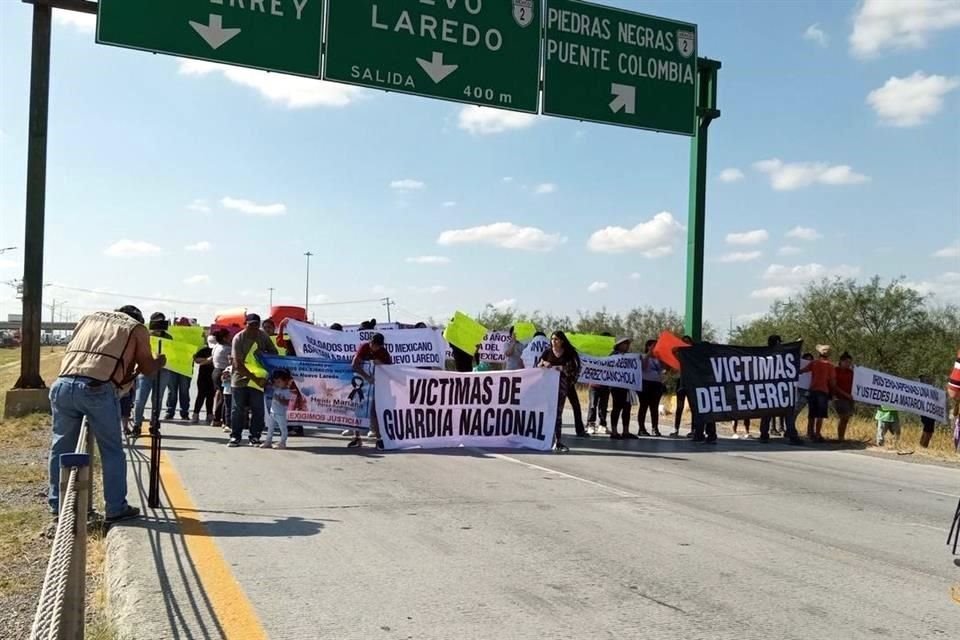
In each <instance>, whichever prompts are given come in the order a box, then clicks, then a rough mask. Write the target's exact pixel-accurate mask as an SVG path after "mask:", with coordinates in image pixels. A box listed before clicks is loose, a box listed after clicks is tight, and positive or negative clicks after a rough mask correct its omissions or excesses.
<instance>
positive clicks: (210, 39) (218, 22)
mask: <svg viewBox="0 0 960 640" xmlns="http://www.w3.org/2000/svg"><path fill="white" fill-rule="evenodd" d="M190 26H191V27H193V30H194V31H196V32H197V33H199V34H200V37H201V38H203V39H204V40H206V42H207V44H208V45H210V48H212V49H214V50H216V49H219V48H220V47H222V46H223V45H225V44H226V43H227V42H229V41H230V40H231V39H232V38H233V37H234V36H235V35H237V34H238V33H240V29H224V28H223V17H222V16H218V15H217V14H215V13H211V14H210V23H209V24H203V23H202V22H194V21H193V20H191V21H190Z"/></svg>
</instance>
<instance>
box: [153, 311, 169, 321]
mask: <svg viewBox="0 0 960 640" xmlns="http://www.w3.org/2000/svg"><path fill="white" fill-rule="evenodd" d="M166 319H167V316H165V315H163V314H162V313H160V312H159V311H157V312H154V313H151V314H150V322H164V321H165V320H166Z"/></svg>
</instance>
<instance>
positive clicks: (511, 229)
mask: <svg viewBox="0 0 960 640" xmlns="http://www.w3.org/2000/svg"><path fill="white" fill-rule="evenodd" d="M564 242H566V238H563V237H561V236H560V234H556V233H547V232H546V231H543V230H542V229H538V228H536V227H521V226H518V225H515V224H513V223H512V222H495V223H493V224H488V225H484V226H480V227H470V228H468V229H451V230H448V231H444V232H443V233H441V234H440V237H438V238H437V244H442V245H448V246H449V245H455V244H488V245H493V246H495V247H501V248H504V249H521V250H523V251H550V250H551V249H555V248H556V247H557V246H559V245H560V244H562V243H564Z"/></svg>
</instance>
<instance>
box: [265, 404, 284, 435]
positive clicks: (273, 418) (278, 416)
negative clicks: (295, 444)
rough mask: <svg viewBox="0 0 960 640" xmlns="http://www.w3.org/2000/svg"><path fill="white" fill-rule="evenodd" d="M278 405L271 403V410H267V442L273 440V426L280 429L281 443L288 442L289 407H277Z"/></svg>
mask: <svg viewBox="0 0 960 640" xmlns="http://www.w3.org/2000/svg"><path fill="white" fill-rule="evenodd" d="M275 407H276V405H274V404H273V403H271V406H270V407H269V411H267V440H266V442H267V444H270V443H272V442H273V428H274V427H277V428H278V429H279V430H280V444H283V445H285V444H287V432H288V430H287V408H286V407H280V408H275Z"/></svg>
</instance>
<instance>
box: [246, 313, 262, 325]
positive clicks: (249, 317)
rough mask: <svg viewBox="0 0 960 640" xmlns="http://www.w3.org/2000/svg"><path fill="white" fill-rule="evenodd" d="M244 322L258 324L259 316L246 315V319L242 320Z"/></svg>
mask: <svg viewBox="0 0 960 640" xmlns="http://www.w3.org/2000/svg"><path fill="white" fill-rule="evenodd" d="M244 322H246V323H247V324H254V323H256V324H260V316H259V315H257V314H255V313H248V314H247V316H246V318H244Z"/></svg>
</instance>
